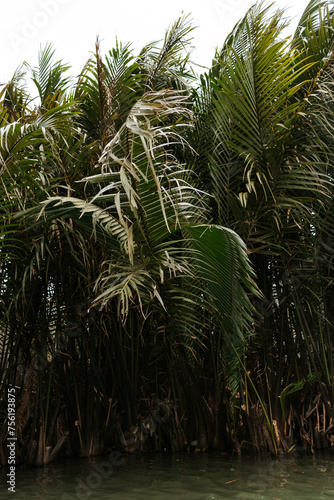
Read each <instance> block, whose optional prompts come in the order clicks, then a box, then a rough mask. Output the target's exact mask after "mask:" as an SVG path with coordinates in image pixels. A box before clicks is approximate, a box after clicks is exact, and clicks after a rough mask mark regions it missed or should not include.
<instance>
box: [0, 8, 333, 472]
mask: <svg viewBox="0 0 334 500" xmlns="http://www.w3.org/2000/svg"><path fill="white" fill-rule="evenodd" d="M333 13H334V11H333V10H332V8H331V2H319V1H315V0H311V2H309V4H308V5H307V7H306V10H305V12H304V14H303V16H302V18H301V20H300V22H299V24H298V27H297V30H296V32H295V34H294V36H293V37H286V36H285V28H286V27H287V25H288V21H287V20H286V19H285V18H284V13H283V12H282V11H276V12H275V11H274V10H273V6H269V7H268V6H265V5H264V4H263V3H260V4H258V5H255V6H254V7H252V8H251V9H250V10H249V11H248V12H247V13H246V15H245V17H244V18H243V19H242V20H241V21H240V22H239V23H238V24H237V25H236V27H235V28H234V30H233V31H232V33H231V34H230V35H229V36H228V38H227V39H226V41H225V43H224V45H223V47H222V48H221V49H220V50H217V52H216V54H215V57H214V59H213V63H212V67H211V68H210V69H209V71H208V72H207V73H205V74H203V75H201V76H199V77H197V76H196V75H195V74H194V72H193V70H192V66H191V56H190V53H189V48H190V43H191V34H192V30H193V27H192V24H191V21H189V18H188V17H181V18H180V19H179V20H177V21H176V22H175V23H174V24H173V25H172V26H171V27H170V29H169V30H168V31H167V32H166V36H165V39H164V40H163V41H162V43H160V44H159V43H150V44H148V45H146V46H145V47H144V48H143V50H142V51H141V52H140V53H139V55H134V53H133V51H132V49H131V46H130V44H122V43H120V42H119V41H116V44H115V47H114V49H112V50H110V51H109V52H108V53H107V54H105V55H102V52H101V47H100V43H99V41H98V40H97V43H96V47H95V53H94V55H93V56H92V57H91V58H90V59H89V60H88V62H87V63H86V65H85V66H84V68H83V70H82V71H81V73H80V75H79V76H78V77H77V79H72V78H70V77H68V76H67V74H68V70H69V66H67V65H66V64H64V63H63V61H58V60H57V59H56V57H55V51H54V49H53V47H52V46H51V45H48V46H46V47H44V48H41V50H40V53H39V58H38V64H37V66H36V67H31V66H30V65H28V64H27V63H25V64H24V65H23V66H21V67H20V68H19V69H18V70H17V71H16V72H15V74H14V76H13V78H12V79H11V80H10V82H8V84H6V85H4V86H3V87H2V90H1V94H0V154H1V167H0V168H1V183H0V190H1V198H0V200H1V201H0V213H1V219H2V224H1V228H0V231H1V238H0V265H1V267H0V273H1V281H0V289H1V301H0V374H1V386H0V411H1V416H2V419H1V421H2V422H3V423H2V425H1V427H0V438H1V439H0V441H1V447H0V459H1V462H2V463H3V464H5V463H7V457H6V453H7V448H6V440H7V438H8V422H7V419H6V417H7V394H8V389H9V388H10V387H11V386H15V387H16V432H17V454H18V457H17V458H18V461H19V460H20V461H25V462H27V463H31V464H45V463H47V462H49V461H52V460H53V459H54V458H55V457H56V456H65V455H66V456H92V455H97V454H101V453H103V452H104V451H106V450H110V449H113V448H116V449H119V450H123V451H135V450H141V451H163V450H172V451H177V450H208V449H217V450H224V451H234V452H237V453H241V452H242V451H243V450H248V451H249V450H254V451H270V452H272V453H275V454H278V453H280V452H291V451H292V450H293V449H298V450H305V451H307V450H312V451H313V450H314V449H315V448H324V447H328V446H330V445H331V444H333V441H334V429H333V417H334V415H333V408H334V391H333V388H334V363H333V320H334V317H333V314H334V304H333V299H332V296H333V293H332V286H333V276H334V268H333V250H332V248H333V234H334V219H333V216H332V213H333V200H334V192H333V173H334V172H333V171H332V168H333V166H334V162H333V156H332V147H333V144H332V143H333V139H332V138H333V137H334V133H333V132H334V123H333V118H332V117H333V111H334V106H333V47H334V20H333V19H334V17H333ZM28 82H29V86H28ZM32 85H33V87H34V89H35V94H33V95H31V94H32V91H31V90H30V89H31V87H32Z"/></svg>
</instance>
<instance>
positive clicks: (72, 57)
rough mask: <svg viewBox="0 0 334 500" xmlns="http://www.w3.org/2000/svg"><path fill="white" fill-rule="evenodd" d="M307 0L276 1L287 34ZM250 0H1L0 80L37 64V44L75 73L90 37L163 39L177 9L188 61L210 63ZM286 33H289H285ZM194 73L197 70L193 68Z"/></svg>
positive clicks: (108, 44)
mask: <svg viewBox="0 0 334 500" xmlns="http://www.w3.org/2000/svg"><path fill="white" fill-rule="evenodd" d="M308 1H309V0H277V1H276V4H275V5H276V6H277V7H280V8H285V7H288V10H287V11H286V12H287V15H288V16H289V17H291V18H292V20H293V21H292V24H291V28H290V33H291V34H292V33H293V28H294V27H295V25H296V23H297V21H298V19H299V18H300V16H301V14H302V12H303V11H304V9H305V7H306V5H307V4H308ZM253 3H254V1H251V0H12V1H10V0H9V1H8V0H6V1H5V2H4V3H3V4H2V5H1V14H2V16H1V17H2V23H1V32H0V40H1V45H0V46H1V49H2V50H1V52H0V83H3V82H5V81H8V80H9V79H10V78H11V76H12V74H13V72H14V70H15V69H16V68H17V67H18V66H19V64H20V63H21V62H22V61H27V62H29V63H30V64H31V65H35V64H36V63H37V54H38V50H39V47H40V45H41V44H42V46H44V45H45V44H46V43H47V42H52V44H53V45H54V46H55V48H56V49H57V52H56V56H57V58H58V59H64V62H66V63H70V64H71V66H72V68H73V70H72V74H73V75H76V74H77V73H78V72H79V70H80V69H81V67H82V66H83V64H84V63H85V62H86V61H87V59H88V57H89V55H90V52H91V51H94V44H95V39H96V36H97V35H99V36H100V39H101V41H102V52H105V51H107V50H109V49H111V48H112V47H113V46H114V42H115V36H117V37H118V38H119V39H120V40H121V41H122V42H132V43H133V46H134V48H135V49H138V50H139V49H140V48H141V47H142V46H143V45H144V44H145V43H148V42H151V41H153V40H159V39H161V38H163V37H164V34H165V31H166V29H167V28H168V26H169V25H170V24H171V23H172V22H173V21H174V20H176V19H177V18H178V17H179V16H180V15H181V12H182V11H183V12H184V13H185V14H188V13H189V14H191V18H192V19H193V21H194V25H195V26H197V29H196V30H195V31H194V32H193V36H194V40H193V45H194V51H193V54H192V60H193V61H194V62H196V63H199V64H202V65H204V66H210V64H211V61H212V57H213V55H214V48H215V47H220V46H222V45H223V42H224V40H225V38H226V36H227V35H228V34H229V32H230V31H231V30H232V28H233V27H234V25H235V24H236V23H237V22H238V20H239V19H240V18H241V17H242V16H243V15H244V14H245V12H246V10H247V8H248V7H249V6H250V5H252V4H253ZM290 33H289V34H290ZM198 72H199V73H200V72H201V71H200V68H198Z"/></svg>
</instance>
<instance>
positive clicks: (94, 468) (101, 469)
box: [0, 453, 334, 500]
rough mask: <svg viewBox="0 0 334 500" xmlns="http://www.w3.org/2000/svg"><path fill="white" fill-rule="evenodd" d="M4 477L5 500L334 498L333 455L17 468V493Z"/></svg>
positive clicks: (0, 494) (0, 480) (137, 459)
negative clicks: (12, 490)
mask: <svg viewBox="0 0 334 500" xmlns="http://www.w3.org/2000/svg"><path fill="white" fill-rule="evenodd" d="M111 460H112V459H111ZM112 461H113V462H114V464H115V463H116V462H117V460H116V461H115V460H112ZM117 463H118V462H117ZM6 472H7V471H5V470H2V471H1V476H0V487H1V490H0V498H1V499H2V498H13V499H14V498H15V499H22V500H23V499H27V500H28V499H29V500H32V499H50V500H52V499H61V500H75V499H88V498H90V499H98V500H106V499H117V500H147V499H153V500H165V499H172V498H175V499H184V500H223V499H224V500H225V499H237V500H252V499H256V500H260V499H261V500H283V499H291V500H299V499H300V500H308V499H312V500H319V499H322V498H334V453H321V454H317V455H315V456H297V455H291V456H290V455H288V456H284V457H280V458H278V459H275V458H271V457H263V456H261V457H259V456H242V457H240V458H239V457H235V456H227V455H226V456H225V455H221V454H201V453H200V454H197V453H196V454H195V453H189V454H185V455H168V454H166V455H161V456H157V455H150V454H147V455H130V456H126V458H125V461H124V463H123V464H122V465H120V464H119V463H118V465H117V466H114V467H112V465H111V463H110V461H109V456H108V455H106V456H105V457H99V458H95V459H94V460H66V461H62V462H58V463H55V464H51V465H48V466H46V467H43V468H25V467H21V468H19V467H18V468H17V471H16V492H15V493H10V492H9V491H7V486H8V485H7V484H6Z"/></svg>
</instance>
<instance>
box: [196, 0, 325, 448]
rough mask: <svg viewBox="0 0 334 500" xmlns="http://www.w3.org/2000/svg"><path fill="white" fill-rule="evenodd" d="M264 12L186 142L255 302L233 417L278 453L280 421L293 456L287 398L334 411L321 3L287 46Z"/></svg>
mask: <svg viewBox="0 0 334 500" xmlns="http://www.w3.org/2000/svg"><path fill="white" fill-rule="evenodd" d="M270 9H271V7H264V6H263V3H260V4H258V5H257V6H255V7H253V8H251V9H250V10H249V11H248V12H247V14H246V16H245V17H244V18H243V19H242V20H241V21H240V22H239V23H238V24H237V25H236V27H235V28H234V30H233V31H232V33H231V34H230V36H229V37H228V38H227V40H226V42H225V44H224V46H223V48H222V49H221V50H220V51H219V52H217V54H216V58H215V60H214V62H213V66H212V69H211V71H210V72H209V74H208V75H205V76H203V77H202V86H201V91H200V92H199V93H198V94H197V97H196V102H197V108H198V114H199V118H198V131H197V133H196V135H195V141H197V140H198V136H199V135H200V134H203V133H204V138H203V137H202V138H201V144H202V145H203V148H204V149H203V151H205V154H202V155H201V156H200V157H199V163H198V167H196V166H195V171H198V174H199V175H200V176H201V177H202V183H204V184H205V186H206V189H207V190H208V191H209V192H211V193H212V194H213V195H214V203H212V214H213V220H214V221H215V222H216V223H218V224H222V225H225V226H227V227H230V228H232V229H233V230H235V231H236V232H237V233H238V234H240V236H241V237H242V238H243V240H244V241H245V243H246V245H247V248H248V249H249V250H250V252H251V262H252V264H253V266H254V269H255V272H256V275H257V284H258V286H259V288H260V290H261V291H262V292H263V294H264V300H258V299H257V300H256V301H254V305H255V306H256V308H257V309H258V316H257V318H254V319H256V320H257V321H256V322H255V323H254V333H255V332H256V337H255V340H253V341H252V342H250V344H249V350H248V353H247V358H246V359H245V360H244V362H243V363H242V366H243V367H244V372H245V379H244V383H243V384H242V385H241V387H240V393H241V394H244V397H243V398H242V397H241V398H240V404H239V407H240V408H245V411H246V414H247V416H246V418H245V421H246V422H247V423H248V424H249V432H250V433H251V436H252V442H253V444H254V445H255V446H256V447H258V448H261V447H267V446H269V448H273V447H277V445H278V444H279V445H280V446H283V447H285V449H288V448H289V444H287V443H286V441H285V440H286V439H287V432H289V433H290V434H289V440H290V443H292V442H293V429H292V424H291V425H290V427H289V429H287V417H289V421H290V423H291V422H294V424H293V425H295V426H296V427H297V429H299V430H300V435H299V436H295V437H297V439H299V438H300V436H302V438H301V439H302V440H303V443H304V444H305V443H306V441H305V439H306V438H305V436H307V435H308V437H309V438H310V443H311V442H312V446H313V444H314V439H313V430H310V431H309V434H307V433H306V432H304V430H303V428H304V423H303V421H302V419H300V417H298V416H297V415H296V411H299V412H300V413H301V414H302V415H304V414H305V412H306V410H305V409H303V407H302V404H301V403H300V405H301V406H300V408H299V410H296V409H295V406H294V404H296V403H294V404H292V403H291V406H290V407H289V416H288V415H287V412H286V411H285V409H284V408H283V414H282V405H281V404H280V403H282V399H281V400H280V398H281V397H282V394H284V399H285V396H286V394H287V393H288V392H289V391H286V389H287V387H289V390H291V389H292V391H294V388H295V387H298V390H300V389H301V388H304V391H305V393H306V392H307V393H308V396H307V397H308V398H309V399H307V401H309V403H308V404H309V405H310V406H311V405H312V404H313V402H314V401H316V407H317V408H318V407H319V405H320V407H321V405H323V406H322V408H323V412H324V413H323V418H324V419H327V418H329V419H330V418H331V417H330V415H332V412H333V404H334V401H333V361H332V344H333V328H332V326H331V323H330V322H331V320H332V315H331V313H329V315H328V312H329V311H331V310H332V309H331V299H330V300H329V295H331V292H330V286H331V281H330V278H329V276H330V275H331V273H332V271H331V269H332V260H331V250H330V247H329V245H326V243H325V241H326V242H329V239H328V238H330V237H331V236H330V235H331V232H332V224H331V216H330V213H331V204H332V201H331V200H332V179H333V173H332V156H331V149H330V147H331V137H332V128H331V123H332V119H331V106H332V104H331V103H332V90H331V85H332V74H331V67H332V61H333V59H332V47H333V42H334V39H333V12H332V10H330V8H329V3H328V2H318V1H311V2H310V3H309V4H308V6H307V7H306V10H305V12H304V14H303V16H302V18H301V20H300V23H299V25H298V28H297V31H296V33H295V36H294V37H293V39H292V40H290V39H289V38H284V37H283V35H282V32H283V30H284V29H285V28H286V26H287V22H286V21H285V20H284V18H283V12H282V11H279V10H278V11H277V12H276V13H272V11H271V10H270ZM329 131H330V134H328V132H329ZM326 311H328V312H326ZM249 373H251V378H250V377H249ZM255 379H256V380H257V381H256V384H255ZM310 381H313V382H314V381H317V389H315V387H314V385H310ZM250 384H251V385H250ZM249 386H250V387H249ZM248 391H249V392H248ZM284 391H285V392H284ZM303 397H304V398H305V395H304V396H303ZM256 401H259V402H260V403H261V406H262V412H263V413H262V414H261V415H262V416H261V415H260V416H259V415H256V413H257V405H256ZM297 404H298V403H297ZM264 416H266V420H267V426H268V428H269V431H270V433H271V437H272V439H271V440H272V441H273V442H272V443H270V442H269V444H268V443H267V441H268V439H267V437H266V434H263V435H262V436H261V435H258V434H257V432H256V431H255V430H254V419H255V418H264ZM268 417H269V418H268ZM302 418H303V417H302ZM312 418H313V417H311V419H310V422H309V423H308V425H309V426H310V429H312V425H313V423H312ZM327 422H328V420H327ZM317 432H318V433H319V432H320V430H319V428H318V430H317ZM323 438H324V439H326V438H328V435H323ZM287 441H288V440H287ZM317 444H319V439H318V441H317Z"/></svg>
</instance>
